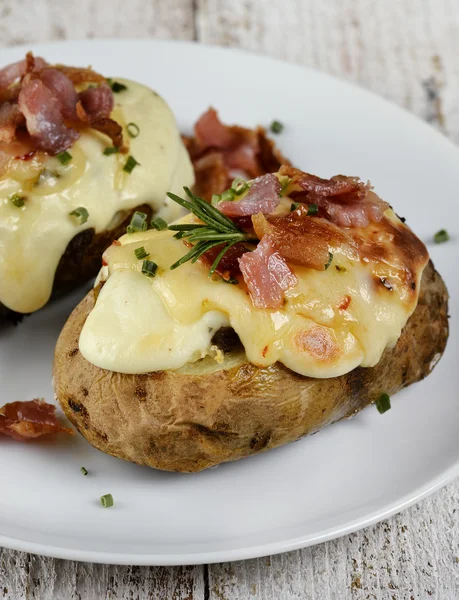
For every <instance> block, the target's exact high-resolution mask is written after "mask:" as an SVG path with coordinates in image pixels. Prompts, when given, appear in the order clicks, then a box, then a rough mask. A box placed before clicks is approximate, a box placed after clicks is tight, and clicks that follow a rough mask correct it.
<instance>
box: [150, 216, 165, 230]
mask: <svg viewBox="0 0 459 600" xmlns="http://www.w3.org/2000/svg"><path fill="white" fill-rule="evenodd" d="M150 225H151V226H152V227H154V228H155V229H157V230H158V231H163V230H164V229H167V223H166V221H165V220H164V219H161V217H156V219H152V220H151V223H150Z"/></svg>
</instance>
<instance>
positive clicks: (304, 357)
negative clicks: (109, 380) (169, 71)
mask: <svg viewBox="0 0 459 600" xmlns="http://www.w3.org/2000/svg"><path fill="white" fill-rule="evenodd" d="M385 218H386V219H388V220H390V221H391V222H392V223H393V224H395V225H396V226H397V227H399V228H401V230H402V231H404V232H406V233H408V232H409V235H411V236H412V234H411V232H410V231H409V230H408V228H407V227H405V226H404V225H403V224H402V223H401V222H400V221H399V219H398V218H397V217H396V216H395V214H394V213H393V212H392V211H391V210H389V211H386V217H385ZM189 220H190V217H184V218H183V219H181V222H187V221H189ZM378 227H379V225H372V226H371V230H372V232H373V233H372V235H373V234H374V231H375V229H376V230H377V229H378ZM120 244H121V245H119V246H116V245H114V246H111V247H110V248H109V249H108V250H107V251H106V252H105V255H104V258H105V261H106V263H107V267H106V268H105V273H104V276H108V280H107V281H106V283H105V284H104V286H103V287H102V289H101V291H100V294H99V296H98V299H97V302H96V305H95V307H94V309H93V310H92V312H91V313H90V315H89V316H88V318H87V320H86V323H85V325H84V327H83V330H82V333H81V336H80V350H81V352H82V354H83V356H84V357H85V358H86V360H88V361H89V362H91V363H93V364H94V365H96V366H98V367H100V368H103V369H108V370H111V371H117V372H121V373H145V372H151V371H159V370H167V369H178V368H180V367H182V366H184V365H186V364H187V363H190V362H193V361H197V360H200V359H201V358H204V357H206V356H207V355H209V354H211V353H212V337H213V334H214V333H215V330H216V329H217V328H218V327H222V326H231V327H233V328H234V330H235V331H236V333H237V334H238V336H239V338H240V340H241V342H242V344H243V346H244V348H245V353H246V356H247V359H248V360H249V361H250V362H251V363H253V364H255V365H258V366H260V367H267V366H269V365H272V364H274V363H275V362H277V361H279V362H281V363H283V364H284V365H285V366H287V367H288V368H290V369H291V370H292V371H295V372H296V373H299V374H301V375H306V376H309V377H336V376H339V375H343V374H345V373H347V372H349V371H351V370H352V369H354V368H355V367H357V366H363V367H371V366H374V365H375V364H377V363H378V362H379V360H380V358H381V356H382V353H383V352H384V350H385V348H386V347H388V346H393V345H394V344H395V343H396V342H397V340H398V338H399V336H400V333H401V331H402V328H403V327H404V326H405V324H406V322H407V320H408V318H409V316H410V315H411V313H412V312H413V311H414V309H415V307H416V304H417V300H418V294H419V284H420V279H421V275H422V271H423V268H424V266H425V264H426V261H427V259H425V260H424V258H422V260H421V262H420V264H419V266H418V267H417V268H416V269H415V272H414V274H413V275H414V280H413V281H412V282H411V283H410V284H408V283H407V282H406V281H405V279H404V271H403V269H402V270H401V271H396V270H394V268H393V267H390V266H388V265H387V264H386V263H383V262H380V263H378V262H368V261H367V262H365V261H362V260H359V259H358V257H355V256H352V255H351V254H349V253H347V252H346V250H345V249H342V248H340V247H337V248H333V249H332V250H333V262H332V264H331V266H330V268H328V269H327V270H326V271H320V272H319V271H314V270H312V269H308V268H304V267H299V266H296V265H290V266H291V268H292V270H293V271H294V272H295V274H296V276H297V278H298V285H296V286H295V287H293V288H291V289H289V290H288V291H287V292H286V302H285V304H284V306H283V307H282V308H281V309H279V310H260V309H256V308H254V307H253V304H252V301H251V299H250V297H249V295H248V292H247V290H246V288H245V286H244V285H243V284H240V285H229V284H227V283H225V282H223V281H222V280H221V279H219V278H218V277H214V278H209V276H208V268H207V267H205V266H204V265H203V264H202V263H200V262H199V261H198V262H196V263H195V264H192V263H191V262H187V263H185V264H184V265H182V266H181V267H179V268H177V269H175V270H170V269H169V267H170V265H171V264H173V263H174V262H175V261H176V260H178V259H179V258H180V257H182V256H183V255H184V254H185V252H186V248H185V246H184V245H183V242H182V241H180V240H177V239H175V238H174V237H173V232H170V231H162V232H157V231H147V232H141V233H135V234H130V235H125V236H123V237H122V238H121V239H120ZM142 246H143V247H144V248H145V251H146V252H148V253H149V257H148V258H149V260H153V261H155V262H156V263H157V264H158V271H157V274H156V276H155V277H153V278H148V277H146V276H145V275H143V274H142V273H141V267H142V260H137V259H136V256H135V253H134V250H135V249H136V248H139V247H142ZM421 263H422V264H421ZM384 278H387V280H390V282H391V289H388V287H385V286H384V285H383V283H381V281H386V280H385V279H384ZM413 284H414V287H415V289H413Z"/></svg>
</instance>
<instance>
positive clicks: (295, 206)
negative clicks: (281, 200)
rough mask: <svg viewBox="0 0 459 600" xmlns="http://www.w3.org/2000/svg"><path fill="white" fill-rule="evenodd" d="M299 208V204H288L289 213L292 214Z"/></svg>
mask: <svg viewBox="0 0 459 600" xmlns="http://www.w3.org/2000/svg"><path fill="white" fill-rule="evenodd" d="M299 206H301V202H292V204H290V212H293V211H294V210H296V209H297V208H298V207H299Z"/></svg>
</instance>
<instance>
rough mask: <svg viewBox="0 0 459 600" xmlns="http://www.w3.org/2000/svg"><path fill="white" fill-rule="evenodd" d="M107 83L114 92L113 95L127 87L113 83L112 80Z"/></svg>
mask: <svg viewBox="0 0 459 600" xmlns="http://www.w3.org/2000/svg"><path fill="white" fill-rule="evenodd" d="M107 82H108V85H109V86H110V87H111V88H112V92H115V94H118V93H119V92H124V91H125V90H127V85H124V83H120V82H119V81H113V79H107Z"/></svg>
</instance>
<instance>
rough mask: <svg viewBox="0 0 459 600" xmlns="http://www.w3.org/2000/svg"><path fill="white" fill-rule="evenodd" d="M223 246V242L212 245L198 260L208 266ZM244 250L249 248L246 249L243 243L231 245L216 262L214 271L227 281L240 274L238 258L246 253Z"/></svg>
mask: <svg viewBox="0 0 459 600" xmlns="http://www.w3.org/2000/svg"><path fill="white" fill-rule="evenodd" d="M223 246H224V244H220V245H219V246H214V247H213V248H211V249H210V250H207V252H205V253H204V254H203V255H201V257H200V259H199V260H200V261H201V262H202V263H203V264H204V265H206V266H207V267H209V268H210V267H211V266H212V264H213V262H214V260H215V259H216V258H217V256H218V254H219V252H220V251H221V250H222V249H223ZM246 252H249V250H247V248H246V247H245V246H244V244H241V243H237V244H234V246H231V248H229V249H228V250H227V251H226V252H225V254H224V255H223V258H222V259H221V261H220V262H219V263H218V267H217V269H216V271H215V272H216V273H218V274H219V275H220V276H221V277H223V279H226V281H229V280H230V279H231V278H232V277H237V276H238V275H240V274H241V269H240V268H239V259H240V258H241V257H242V256H243V255H244V254H246Z"/></svg>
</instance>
